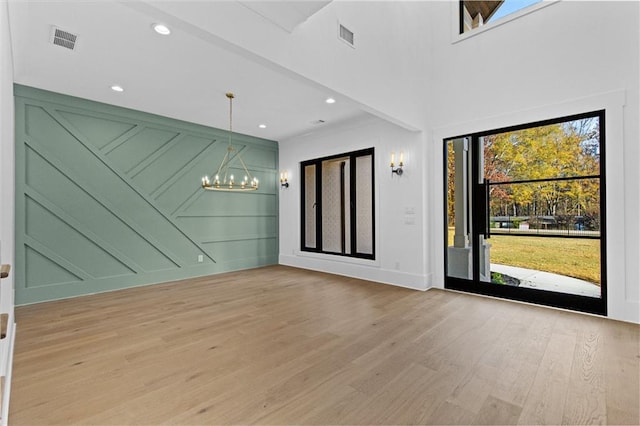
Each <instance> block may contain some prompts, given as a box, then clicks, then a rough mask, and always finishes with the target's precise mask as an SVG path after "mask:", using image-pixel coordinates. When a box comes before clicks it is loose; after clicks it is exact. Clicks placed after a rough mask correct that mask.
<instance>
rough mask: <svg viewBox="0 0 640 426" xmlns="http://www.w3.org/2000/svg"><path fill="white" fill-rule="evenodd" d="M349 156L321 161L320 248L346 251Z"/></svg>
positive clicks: (331, 250) (339, 251)
mask: <svg viewBox="0 0 640 426" xmlns="http://www.w3.org/2000/svg"><path fill="white" fill-rule="evenodd" d="M348 169H349V157H342V158H336V159H332V160H326V161H323V162H322V250H323V251H327V252H333V253H348V252H349V250H347V247H346V239H345V234H348V233H349V230H348V229H346V218H347V217H348V216H349V204H348V203H347V200H346V192H348V191H347V189H348V188H346V187H345V185H347V182H349V176H348V174H349V170H348Z"/></svg>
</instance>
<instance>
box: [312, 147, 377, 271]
mask: <svg viewBox="0 0 640 426" xmlns="http://www.w3.org/2000/svg"><path fill="white" fill-rule="evenodd" d="M373 159H374V150H373V148H369V149H364V150H361V151H355V152H349V153H345V154H339V155H334V156H331V157H325V158H318V159H315V160H309V161H305V162H303V163H301V173H300V175H301V176H302V197H301V200H302V206H301V224H302V229H301V236H302V238H301V250H303V251H312V252H320V253H329V254H336V255H341V256H351V257H361V258H366V259H375V238H374V236H375V228H374V224H375V218H374V202H373V199H374V191H373V189H374V166H373V164H374V163H373Z"/></svg>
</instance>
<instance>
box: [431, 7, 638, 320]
mask: <svg viewBox="0 0 640 426" xmlns="http://www.w3.org/2000/svg"><path fill="white" fill-rule="evenodd" d="M432 12H433V13H432V15H431V16H432V18H433V19H432V20H431V21H430V23H429V24H428V25H429V27H430V28H431V30H432V33H431V39H432V41H433V42H434V46H433V56H432V61H433V65H434V68H433V69H432V73H431V75H432V78H433V79H432V80H431V81H430V89H429V90H430V94H431V96H430V98H431V99H432V100H433V102H431V103H430V105H429V109H428V111H427V113H428V116H429V120H430V123H431V125H432V126H433V137H432V139H431V141H430V146H429V147H428V148H427V150H426V151H427V161H428V168H429V169H430V170H432V171H433V173H434V175H433V177H434V181H435V182H436V183H437V184H436V185H433V186H431V188H433V189H434V190H433V191H431V193H430V194H429V195H428V200H429V205H430V206H432V207H433V208H434V209H441V207H440V206H442V194H441V193H440V191H439V190H438V189H439V188H441V187H442V186H441V185H442V140H443V139H444V138H447V137H451V136H457V135H461V134H465V133H470V132H477V131H482V130H488V129H493V128H498V127H502V126H509V125H517V124H523V123H528V122H532V121H536V120H541V119H546V118H553V117H559V116H562V115H568V114H576V113H581V112H586V111H592V110H596V109H602V108H605V109H606V110H607V111H606V155H607V162H606V167H607V170H606V178H607V231H608V235H607V242H608V248H607V269H608V296H609V297H608V313H609V316H610V317H612V318H617V319H622V320H626V321H634V322H640V304H639V301H640V279H639V277H640V269H639V267H638V265H639V263H640V262H638V259H640V251H639V240H640V229H639V226H640V215H639V209H640V200H639V192H638V182H640V174H639V172H638V170H639V168H638V163H639V161H640V149H639V128H638V116H639V114H640V108H639V85H638V76H639V75H640V69H639V66H638V56H639V55H638V53H639V46H640V43H639V33H638V28H639V27H640V25H639V3H638V2H612V1H605V2H577V1H561V2H557V3H555V4H551V5H549V6H547V7H544V8H541V9H539V10H536V11H534V12H532V13H530V14H526V15H524V16H522V17H520V18H518V19H516V20H513V21H511V22H507V23H506V24H504V25H498V26H495V27H493V28H490V29H489V28H486V29H485V30H484V31H482V32H480V33H479V34H477V35H475V36H473V37H470V38H466V39H464V40H458V36H454V35H453V33H454V32H453V31H452V30H453V26H454V25H455V24H454V21H455V17H454V15H455V8H454V7H452V5H451V4H446V3H441V2H435V3H433V11H432ZM430 225H431V226H430V228H429V232H428V237H427V241H428V244H429V249H428V251H429V252H430V253H431V254H432V256H433V259H434V282H433V285H434V286H442V282H443V280H444V271H443V268H442V267H441V265H442V264H443V254H442V250H441V247H442V244H443V236H442V235H443V232H442V229H443V228H442V227H443V217H442V216H438V217H437V218H436V220H435V221H433V222H432V223H431V224H430Z"/></svg>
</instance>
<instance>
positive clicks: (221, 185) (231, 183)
mask: <svg viewBox="0 0 640 426" xmlns="http://www.w3.org/2000/svg"><path fill="white" fill-rule="evenodd" d="M226 96H227V98H229V144H228V145H227V152H226V153H225V155H224V158H223V159H222V162H221V163H220V167H218V171H217V172H216V175H215V176H214V178H213V182H212V181H211V180H210V179H209V176H204V177H203V178H202V187H203V188H204V189H206V190H209V191H255V190H256V189H258V179H257V178H255V177H252V176H251V173H249V169H247V166H246V164H244V161H242V157H241V156H240V153H238V154H237V155H233V152H234V151H235V150H236V149H235V148H234V147H233V145H232V144H231V138H232V135H233V98H234V97H235V96H234V95H233V93H227V94H226ZM236 158H237V159H238V161H240V164H241V165H242V168H243V169H244V179H242V180H241V181H239V182H237V181H236V180H235V178H234V177H233V174H232V173H231V171H230V170H229V168H230V167H229V166H230V165H231V162H232V160H235V159H236Z"/></svg>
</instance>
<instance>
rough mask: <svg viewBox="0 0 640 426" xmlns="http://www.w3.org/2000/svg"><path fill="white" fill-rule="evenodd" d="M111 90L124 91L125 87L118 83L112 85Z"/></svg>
mask: <svg viewBox="0 0 640 426" xmlns="http://www.w3.org/2000/svg"><path fill="white" fill-rule="evenodd" d="M111 90H113V91H114V92H124V88H123V87H122V86H119V85H117V84H114V85H113V86H111Z"/></svg>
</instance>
